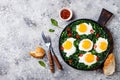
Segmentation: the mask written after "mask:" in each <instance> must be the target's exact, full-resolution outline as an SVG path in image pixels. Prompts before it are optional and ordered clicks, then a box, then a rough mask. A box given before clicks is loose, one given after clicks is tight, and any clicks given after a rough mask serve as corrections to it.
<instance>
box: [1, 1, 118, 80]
mask: <svg viewBox="0 0 120 80" xmlns="http://www.w3.org/2000/svg"><path fill="white" fill-rule="evenodd" d="M63 7H67V8H70V9H72V10H73V12H74V18H73V19H72V20H71V21H73V20H76V19H80V18H88V19H93V20H95V21H97V19H98V17H99V15H100V12H101V10H102V8H105V9H107V10H109V11H111V12H112V13H113V14H114V17H113V19H112V20H111V21H110V23H108V24H107V28H108V29H109V30H110V31H111V33H112V36H113V39H114V54H115V57H116V72H115V74H114V75H112V76H108V77H106V76H105V75H104V74H103V73H102V70H101V69H97V70H94V71H81V70H76V69H73V68H71V67H70V66H68V65H67V64H66V63H65V62H64V61H63V59H62V58H61V56H60V53H59V50H58V40H59V36H60V33H61V31H62V29H59V28H57V27H54V26H52V25H51V23H50V19H51V18H54V19H56V20H57V21H58V22H59V25H60V26H61V27H62V28H64V27H65V26H66V25H67V24H68V23H70V22H71V21H69V22H64V21H62V20H60V18H59V10H60V9H61V8H63ZM49 28H52V29H54V30H55V32H54V33H50V32H48V29H49ZM42 31H44V32H45V34H48V35H50V36H51V38H52V42H53V47H54V51H55V53H56V54H57V56H58V58H59V60H60V62H61V64H62V65H63V68H64V70H63V71H60V70H58V69H57V68H56V72H55V73H54V74H51V72H50V71H49V65H48V61H47V58H46V57H45V58H44V59H43V60H44V61H45V63H46V65H47V66H46V68H43V67H41V66H40V65H39V63H38V61H39V59H35V58H33V57H31V56H30V55H29V52H30V51H33V50H34V49H35V47H36V46H38V45H39V46H42V47H43V48H44V49H45V50H46V51H47V48H46V46H45V44H44V42H43V40H42V38H41V32H42ZM119 31H120V0H0V80H119V79H120V76H119V75H120V65H119V64H120V58H119V57H120V54H119V48H120V45H119V44H120V32H119Z"/></svg>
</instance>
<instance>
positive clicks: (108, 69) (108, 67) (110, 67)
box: [103, 53, 115, 76]
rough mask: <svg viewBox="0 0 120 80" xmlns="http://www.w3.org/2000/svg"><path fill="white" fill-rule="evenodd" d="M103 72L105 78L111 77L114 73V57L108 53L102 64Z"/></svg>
mask: <svg viewBox="0 0 120 80" xmlns="http://www.w3.org/2000/svg"><path fill="white" fill-rule="evenodd" d="M103 72H104V74H105V75H106V76H109V75H112V74H113V73H114V72H115V56H114V54H113V53H110V54H109V55H108V57H107V59H106V61H105V62H104V67H103Z"/></svg>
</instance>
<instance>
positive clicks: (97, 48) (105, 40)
mask: <svg viewBox="0 0 120 80" xmlns="http://www.w3.org/2000/svg"><path fill="white" fill-rule="evenodd" d="M100 42H105V43H107V45H108V41H107V39H105V38H102V37H99V38H98V40H97V41H96V43H95V45H96V48H94V49H95V50H96V52H98V53H101V52H104V51H106V50H102V49H100V48H99V43H100Z"/></svg>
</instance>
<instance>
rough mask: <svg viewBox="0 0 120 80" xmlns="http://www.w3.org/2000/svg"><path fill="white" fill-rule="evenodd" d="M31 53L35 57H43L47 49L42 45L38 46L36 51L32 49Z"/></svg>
mask: <svg viewBox="0 0 120 80" xmlns="http://www.w3.org/2000/svg"><path fill="white" fill-rule="evenodd" d="M30 55H31V56H33V57H35V58H43V57H44V55H45V50H44V49H43V48H41V47H37V48H36V51H31V52H30Z"/></svg>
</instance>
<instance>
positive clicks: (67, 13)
mask: <svg viewBox="0 0 120 80" xmlns="http://www.w3.org/2000/svg"><path fill="white" fill-rule="evenodd" d="M59 16H60V18H61V19H62V20H63V21H69V20H70V19H71V18H72V16H73V12H72V10H70V9H69V8H62V9H61V10H60V12H59Z"/></svg>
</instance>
